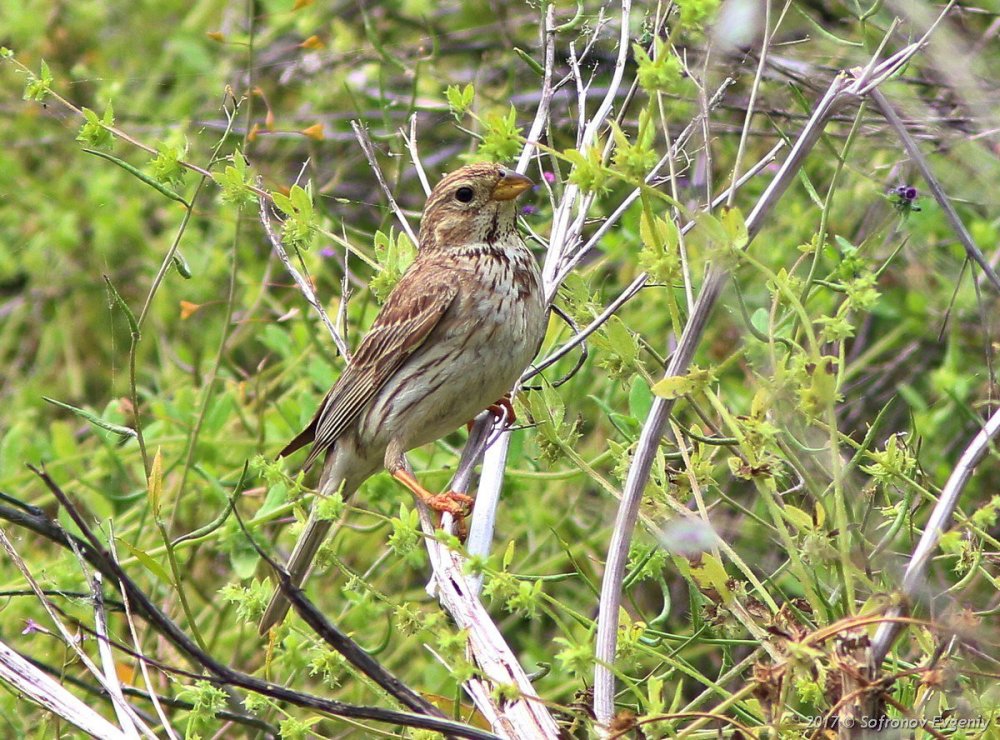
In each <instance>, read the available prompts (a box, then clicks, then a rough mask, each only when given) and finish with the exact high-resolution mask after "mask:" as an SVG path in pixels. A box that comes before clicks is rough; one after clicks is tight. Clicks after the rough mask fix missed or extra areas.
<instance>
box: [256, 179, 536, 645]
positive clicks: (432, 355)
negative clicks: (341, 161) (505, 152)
mask: <svg viewBox="0 0 1000 740" xmlns="http://www.w3.org/2000/svg"><path fill="white" fill-rule="evenodd" d="M531 186H532V182H531V180H529V179H528V178H527V177H525V176H524V175H520V174H517V173H516V172H513V171H512V170H509V169H506V168H504V167H501V166H499V165H496V164H472V165H467V166H465V167H462V168H461V169H459V170H456V171H455V172H452V173H451V174H450V175H447V176H446V177H445V178H444V179H443V180H441V182H439V183H438V184H437V187H435V188H434V190H433V192H432V193H431V194H430V197H428V199H427V204H426V206H425V207H424V214H423V218H422V220H421V223H420V234H419V237H418V241H419V245H418V247H419V251H418V252H417V256H416V259H415V260H414V261H413V264H412V265H411V266H410V268H409V269H408V270H407V271H406V273H405V274H404V275H403V277H402V278H401V279H400V280H399V282H398V283H397V284H396V287H395V288H393V290H392V292H391V293H390V294H389V297H388V298H387V299H386V301H385V304H384V305H383V306H382V309H381V310H380V311H379V314H378V316H377V317H376V318H375V322H374V323H373V324H372V327H371V329H369V330H368V333H367V334H366V335H365V337H364V339H362V341H361V344H360V346H359V347H358V350H357V352H356V353H355V354H354V356H353V357H352V358H351V359H350V361H349V362H348V364H347V367H346V368H345V370H344V372H343V374H341V376H340V378H339V379H338V380H337V382H336V383H334V385H333V388H331V389H330V392H329V393H327V394H326V397H325V398H324V399H323V402H322V403H321V404H320V406H319V410H318V411H317V412H316V415H315V416H314V417H313V420H312V421H311V422H310V423H309V425H308V426H307V427H306V428H305V429H304V430H303V431H302V432H301V433H300V434H299V435H298V436H297V437H295V439H293V440H292V441H291V442H290V443H289V444H288V445H287V446H286V447H285V448H284V449H283V450H282V451H281V453H280V455H281V456H284V455H289V454H291V453H293V452H295V451H296V450H298V449H299V448H301V447H304V446H306V445H309V444H312V449H311V450H310V451H309V456H308V457H307V458H306V461H305V466H306V467H308V466H310V465H312V463H313V462H314V461H316V460H318V459H320V458H321V457H324V456H325V458H324V459H325V461H324V465H323V472H322V475H321V477H320V482H319V487H318V494H319V495H321V496H325V495H332V494H336V493H337V492H338V491H339V492H340V493H341V495H342V496H344V498H347V497H348V496H350V495H351V494H352V493H353V492H354V491H355V490H357V488H358V487H359V486H360V485H361V484H362V482H364V481H365V479H367V478H368V477H369V476H371V475H373V474H374V473H376V472H377V471H378V470H379V469H381V468H382V467H385V468H386V469H387V470H388V471H389V473H390V474H391V475H392V476H393V477H394V478H395V479H396V480H398V481H399V482H400V483H402V484H403V485H404V486H406V487H407V488H408V489H410V491H412V492H413V493H414V494H415V495H416V496H417V497H418V498H420V499H422V500H423V501H424V502H425V503H426V504H427V505H428V506H430V507H431V508H433V509H435V510H437V511H441V512H451V513H452V514H455V515H459V516H460V515H464V514H465V513H467V509H468V506H469V505H470V504H471V503H472V499H471V498H470V497H468V496H465V495H464V494H460V493H455V492H446V493H440V494H434V493H431V492H429V491H428V490H427V489H425V488H424V487H423V486H421V485H420V483H419V482H418V481H417V480H416V478H415V477H414V476H413V475H412V474H411V473H410V472H409V471H408V470H407V468H406V461H405V458H404V457H403V455H404V453H405V452H407V451H408V450H411V449H413V448H414V447H419V446H420V445H423V444H427V443H428V442H432V441H434V440H436V439H438V438H440V437H443V436H444V435H446V434H448V433H449V432H452V431H454V430H455V429H456V428H458V427H459V426H461V425H462V424H463V423H464V422H465V421H467V420H468V419H471V418H473V417H474V416H475V415H476V414H478V413H479V412H480V411H482V410H483V409H484V408H485V407H487V405H488V404H492V403H493V402H494V401H496V399H498V398H500V399H502V398H503V397H504V396H505V395H506V394H507V393H508V392H509V391H510V390H511V388H512V387H513V385H514V383H515V382H516V381H517V379H518V377H519V376H520V375H521V373H522V371H523V370H524V369H525V367H527V365H528V363H529V362H531V360H532V358H533V357H534V356H535V353H536V352H537V351H538V348H539V346H540V345H541V342H542V338H543V336H544V334H545V327H546V323H547V311H546V307H545V302H544V296H543V291H542V281H541V276H540V275H539V272H538V267H537V265H536V263H535V259H534V257H533V256H532V254H531V252H529V251H528V248H527V246H525V244H524V241H523V240H522V239H521V236H520V234H518V231H517V224H516V216H517V211H516V208H515V203H514V202H515V200H516V198H517V197H518V196H519V195H520V194H521V193H523V192H524V191H525V190H528V189H529V188H530V187H531ZM507 407H508V412H509V401H507ZM509 418H510V414H509V413H508V419H509ZM330 526H331V522H330V521H326V520H321V519H318V518H316V516H315V515H314V514H313V515H310V517H309V521H308V522H307V524H306V528H305V531H304V532H303V533H302V535H301V537H300V538H299V541H298V543H297V544H296V545H295V549H294V550H293V551H292V555H291V557H290V558H289V561H288V565H287V569H288V572H289V574H290V576H291V580H292V583H293V584H294V585H296V586H298V585H300V584H301V583H302V582H303V581H304V580H305V577H306V575H307V574H308V571H309V568H310V565H311V564H312V560H313V558H314V557H315V555H316V552H317V550H319V547H320V545H321V544H322V542H323V540H324V538H325V537H326V535H327V533H328V532H329V530H330ZM288 606H289V605H288V601H287V599H285V597H284V595H283V594H282V593H281V591H280V590H279V591H276V592H275V594H274V596H273V597H272V599H271V603H270V604H269V605H268V607H267V610H266V611H265V613H264V617H263V619H262V620H261V624H260V631H261V634H264V633H265V632H266V631H267V630H268V629H270V628H271V627H272V626H274V625H276V624H278V623H279V622H280V621H281V620H282V619H283V618H284V616H285V614H286V613H287V611H288Z"/></svg>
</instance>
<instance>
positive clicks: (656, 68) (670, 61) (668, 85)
mask: <svg viewBox="0 0 1000 740" xmlns="http://www.w3.org/2000/svg"><path fill="white" fill-rule="evenodd" d="M655 44H656V45H655V47H654V51H653V56H652V57H650V56H649V54H647V53H646V50H645V49H643V48H642V47H641V46H640V45H639V44H633V45H632V53H633V54H634V55H635V61H636V63H638V65H639V71H638V72H637V73H636V77H637V78H638V80H639V84H640V85H641V86H642V89H643V90H645V91H646V92H647V93H650V94H652V93H658V92H666V93H669V92H674V90H675V89H676V87H677V83H678V82H680V79H681V73H682V71H683V70H682V67H681V61H680V60H679V59H678V58H677V57H676V56H674V54H673V53H672V52H671V51H670V47H669V46H668V45H667V42H666V41H664V40H663V39H656V42H655Z"/></svg>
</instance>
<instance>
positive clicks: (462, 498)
mask: <svg viewBox="0 0 1000 740" xmlns="http://www.w3.org/2000/svg"><path fill="white" fill-rule="evenodd" d="M474 502H475V499H474V498H472V496H468V495H466V494H464V493H459V492H458V491H445V492H444V493H435V494H431V495H430V496H428V497H427V498H425V499H424V503H425V504H427V505H428V506H429V507H430V508H432V509H433V510H434V511H439V512H441V513H442V514H444V513H445V512H447V513H448V514H451V515H452V516H454V517H455V518H456V519H458V518H462V517H466V516H468V515H469V513H470V512H471V511H472V504H473V503H474Z"/></svg>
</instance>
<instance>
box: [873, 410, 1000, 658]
mask: <svg viewBox="0 0 1000 740" xmlns="http://www.w3.org/2000/svg"><path fill="white" fill-rule="evenodd" d="M997 437H1000V410H997V411H994V412H993V415H992V416H991V417H990V418H989V421H987V422H986V425H985V426H984V427H983V428H982V429H980V430H979V433H978V434H977V435H976V436H975V437H974V438H973V440H972V441H971V442H970V443H969V446H968V447H966V448H965V451H964V452H963V453H962V456H961V457H960V458H959V460H958V464H957V465H956V466H955V469H954V470H952V471H951V475H950V476H949V477H948V482H947V483H945V485H944V488H943V489H942V490H941V496H940V497H939V498H938V502H937V504H935V506H934V510H933V511H932V512H931V515H930V518H929V519H928V520H927V526H926V527H924V533H923V534H922V535H921V536H920V540H919V541H918V542H917V547H916V549H915V550H914V551H913V555H912V556H911V557H910V563H909V565H907V566H906V571H905V572H904V573H903V588H902V592H903V596H904V597H905V600H904V602H903V603H902V604H900V605H897V606H894V607H893V608H892V609H890V610H889V612H888V613H887V614H886V617H887V619H886V621H885V622H882V623H881V624H880V625H879V628H878V631H877V632H876V633H875V638H874V639H873V640H872V648H871V651H872V659H873V660H874V662H875V665H879V664H880V663H881V662H882V661H883V660H884V659H885V656H886V655H887V654H888V653H889V649H890V648H891V647H892V643H893V642H894V641H895V639H896V637H897V636H898V635H899V633H900V632H901V631H902V629H903V624H904V623H903V621H901V620H898V619H896V617H901V616H905V615H906V614H907V612H908V611H909V605H910V604H912V602H913V598H914V597H915V596H916V595H917V593H918V592H919V591H920V589H921V587H922V586H924V584H925V583H926V578H927V567H928V565H930V561H931V556H932V555H933V554H934V551H935V550H936V549H937V546H938V542H940V540H941V535H943V534H944V533H945V531H946V530H947V529H948V527H949V526H950V523H951V517H952V514H953V513H954V511H955V507H956V506H957V505H958V499H959V496H961V495H962V490H963V489H964V488H965V484H966V483H968V482H969V479H970V478H971V477H972V473H973V471H974V470H975V467H976V465H978V464H979V463H980V461H981V460H982V459H983V457H984V456H985V455H986V452H987V450H988V449H989V447H990V444H991V443H992V442H993V440H995V439H996V438H997Z"/></svg>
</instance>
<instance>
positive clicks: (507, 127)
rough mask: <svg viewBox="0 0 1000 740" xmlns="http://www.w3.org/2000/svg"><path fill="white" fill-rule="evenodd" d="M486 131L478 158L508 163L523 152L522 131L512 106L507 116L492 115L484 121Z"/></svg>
mask: <svg viewBox="0 0 1000 740" xmlns="http://www.w3.org/2000/svg"><path fill="white" fill-rule="evenodd" d="M483 125H484V126H485V128H486V130H485V132H484V133H483V140H482V141H481V142H480V144H479V149H478V150H477V151H476V156H477V157H479V158H481V159H484V160H486V161H488V162H507V161H509V160H511V159H513V158H514V157H515V156H517V154H518V153H519V152H520V151H521V146H522V138H521V129H520V128H519V127H518V125H517V110H516V109H515V108H514V106H513V105H512V106H511V107H510V109H509V110H508V111H507V113H505V114H501V113H490V114H489V115H487V116H486V119H485V120H484V121H483Z"/></svg>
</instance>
